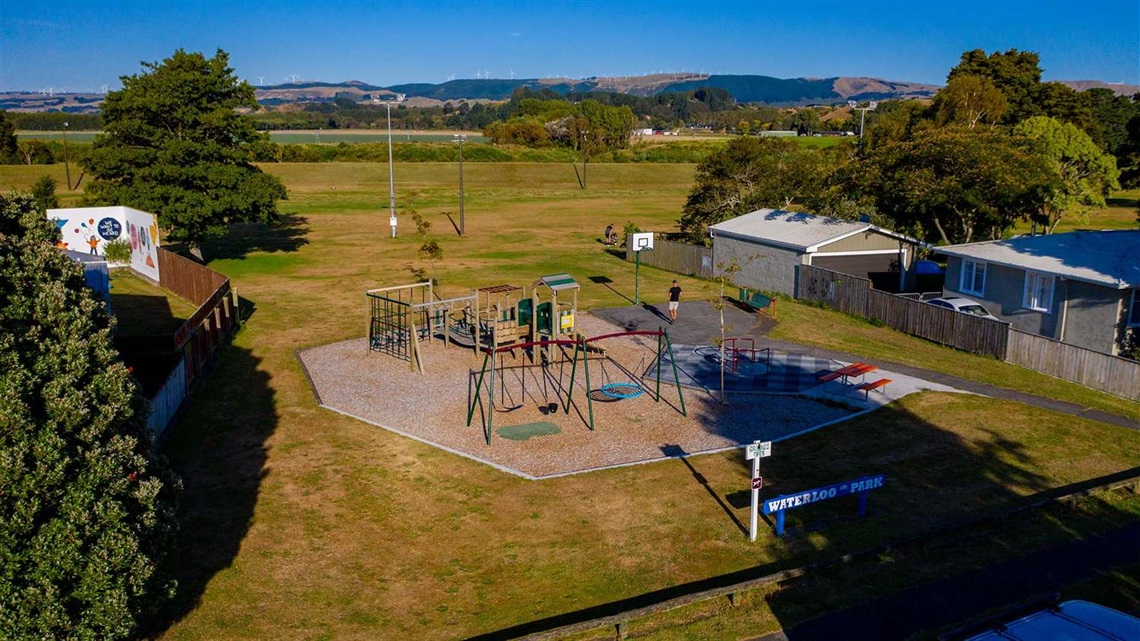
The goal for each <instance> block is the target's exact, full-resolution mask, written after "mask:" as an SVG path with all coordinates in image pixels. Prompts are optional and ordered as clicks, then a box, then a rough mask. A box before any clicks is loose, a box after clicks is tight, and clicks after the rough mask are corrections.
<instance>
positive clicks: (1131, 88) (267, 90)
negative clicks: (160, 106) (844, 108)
mask: <svg viewBox="0 0 1140 641" xmlns="http://www.w3.org/2000/svg"><path fill="white" fill-rule="evenodd" d="M1060 82H1061V83H1062V84H1065V85H1068V86H1070V87H1072V88H1074V89H1076V90H1078V91H1084V90H1086V89H1091V88H1094V87H1103V88H1106V89H1110V90H1112V91H1114V92H1116V93H1117V94H1118V95H1128V96H1130V95H1133V94H1135V93H1140V87H1138V86H1136V85H1124V84H1112V83H1107V82H1101V81H1099V80H1062V81H1060ZM519 87H527V88H529V89H532V90H535V91H538V90H540V89H549V90H551V91H553V92H555V93H558V94H563V95H565V94H568V93H570V92H587V91H610V92H616V93H626V94H631V95H636V96H653V95H656V94H659V93H663V92H683V91H691V90H693V89H699V88H701V87H716V88H720V89H724V90H726V91H728V92H729V93H730V94H732V96H733V97H734V98H735V99H736V101H737V102H741V103H764V104H768V105H773V106H777V107H793V106H802V105H841V104H843V103H844V102H846V101H848V100H891V99H902V98H929V97H931V96H933V95H934V94H935V93H936V92H937V91H938V89H939V87H938V86H937V85H929V84H923V83H917V82H901V81H894V80H882V79H879V78H856V77H835V78H773V77H771V76H758V75H707V74H693V73H676V74H652V75H646V76H620V77H593V78H585V79H574V78H529V79H505V78H475V79H464V80H450V81H448V82H444V83H441V84H432V83H408V84H402V85H393V86H390V87H383V86H380V85H372V84H368V83H365V82H361V81H358V80H350V81H348V82H339V83H329V82H300V83H291V84H282V85H271V86H264V87H256V90H257V99H258V101H260V102H261V104H263V105H266V106H278V105H287V104H294V103H305V102H329V101H332V100H334V99H336V98H347V99H349V100H352V101H354V102H371V101H381V100H388V99H390V98H391V97H393V96H394V95H395V94H398V93H399V94H405V95H406V97H407V99H408V102H407V104H408V105H410V106H430V105H436V104H442V103H444V102H449V101H450V102H458V101H460V100H466V101H469V102H485V101H500V100H507V99H508V98H510V97H511V94H512V93H513V92H514V91H515V90H516V89H518V88H519ZM101 102H102V95H100V94H91V93H84V94H78V93H70V94H69V93H55V94H53V95H44V94H43V93H41V92H32V91H25V92H9V93H3V94H0V109H6V110H9V111H65V112H77V113H92V112H96V111H98V109H99V105H100V103H101Z"/></svg>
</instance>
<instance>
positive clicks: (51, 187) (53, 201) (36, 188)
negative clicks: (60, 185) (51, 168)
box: [32, 175, 59, 212]
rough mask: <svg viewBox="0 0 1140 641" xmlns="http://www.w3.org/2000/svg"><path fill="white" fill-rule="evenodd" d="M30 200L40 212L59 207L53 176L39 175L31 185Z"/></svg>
mask: <svg viewBox="0 0 1140 641" xmlns="http://www.w3.org/2000/svg"><path fill="white" fill-rule="evenodd" d="M32 200H33V201H34V202H35V203H36V209H37V211H40V212H46V211H47V210H49V209H55V208H56V207H59V198H58V197H57V196H56V195H55V178H52V177H51V176H48V175H43V176H40V178H39V180H37V181H36V182H35V184H33V185H32Z"/></svg>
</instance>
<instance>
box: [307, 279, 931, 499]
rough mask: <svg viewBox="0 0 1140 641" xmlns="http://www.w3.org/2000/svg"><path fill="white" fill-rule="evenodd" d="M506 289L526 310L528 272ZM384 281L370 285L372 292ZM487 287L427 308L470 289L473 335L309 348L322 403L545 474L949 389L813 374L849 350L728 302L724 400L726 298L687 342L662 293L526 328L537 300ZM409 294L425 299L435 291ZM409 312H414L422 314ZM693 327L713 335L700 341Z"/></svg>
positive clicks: (449, 304)
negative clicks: (503, 298) (508, 298)
mask: <svg viewBox="0 0 1140 641" xmlns="http://www.w3.org/2000/svg"><path fill="white" fill-rule="evenodd" d="M393 290H394V288H393ZM393 290H389V291H393ZM373 291H379V290H373ZM400 291H407V290H400ZM508 291H511V292H514V293H515V296H514V299H513V300H514V305H515V309H516V310H517V307H518V306H519V305H520V304H521V306H522V307H523V308H524V310H525V309H529V308H530V307H531V305H530V302H529V300H528V299H527V298H526V297H525V296H521V294H520V293H519V292H520V291H521V288H510V289H508V288H505V287H501V286H500V287H496V288H494V293H493V294H492V296H498V295H504V294H505V293H506V292H508ZM376 295H377V294H375V293H372V292H370V293H369V297H370V299H371V300H373V301H374V300H375V296H376ZM486 297H487V293H486V292H478V293H476V294H473V295H472V298H471V299H470V300H467V299H444V300H443V301H441V302H440V303H437V304H436V305H435V306H434V307H431V308H430V309H428V307H424V309H428V311H427V312H425V315H424V318H425V319H429V320H426V321H425V322H424V323H422V324H421V325H426V326H428V327H431V326H432V325H433V321H431V320H430V319H431V318H439V319H445V318H447V317H448V314H449V313H450V312H439V311H437V309H444V308H446V309H458V307H457V306H456V305H455V304H454V303H455V301H460V300H461V301H462V302H463V303H464V305H467V304H470V305H471V307H469V308H467V311H466V312H465V313H464V314H458V315H455V322H454V323H453V324H452V326H451V329H452V330H454V328H455V327H460V328H472V330H471V335H470V336H466V337H465V336H463V335H462V332H459V333H458V334H457V332H455V331H451V332H449V333H450V338H451V339H452V340H449V341H443V340H430V338H431V336H430V335H431V334H432V333H433V332H434V333H435V334H436V335H437V338H439V339H442V337H443V336H444V334H445V331H447V329H448V327H447V325H446V323H445V322H444V321H443V320H441V321H440V323H437V324H435V327H434V330H424V331H420V330H416V331H411V332H407V335H409V336H411V335H416V334H417V333H418V334H419V335H420V336H421V338H422V339H421V340H417V341H411V342H410V344H411V345H412V347H410V348H409V347H407V346H406V345H404V344H402V345H404V346H399V348H398V349H390V347H391V345H390V343H391V341H388V342H385V341H379V343H380V344H383V346H384V348H383V349H381V348H378V347H377V345H378V341H377V340H376V337H375V335H374V336H372V337H370V338H368V339H364V338H361V339H354V340H348V341H342V342H339V343H334V344H331V345H325V346H321V347H316V348H313V349H309V350H305V351H303V352H301V353H300V354H299V357H300V359H301V362H302V364H303V365H304V367H305V371H306V373H307V375H308V376H309V380H310V381H311V383H312V385H313V388H314V390H315V392H316V394H317V396H318V398H319V402H320V404H321V405H322V406H323V407H325V408H327V409H329V410H332V411H336V412H339V413H342V414H345V415H347V416H351V417H354V418H357V419H359V420H362V421H365V422H368V423H371V424H373V425H377V426H379V427H382V428H384V429H387V430H390V431H393V432H396V433H398V434H401V435H404V436H406V437H409V438H413V439H416V440H419V441H422V442H425V443H428V444H431V445H434V446H436V447H440V448H442V449H445V450H447V451H450V452H453V453H455V454H459V455H461V456H465V457H468V458H471V459H474V460H478V461H480V462H483V463H486V464H489V465H492V466H494V467H496V468H499V469H501V470H503V471H507V472H510V473H513V474H517V475H519V476H522V477H524V478H530V479H539V478H548V477H554V476H562V475H566V474H574V473H579V472H584V471H590V470H597V469H604V468H609V467H615V466H623V465H632V464H637V463H644V462H649V461H654V460H660V459H664V458H670V457H676V456H687V455H691V454H700V453H709V452H716V451H721V450H725V449H732V448H738V447H741V446H743V445H745V444H747V443H751V442H753V441H757V440H767V441H780V440H784V439H787V438H791V437H793V436H795V435H797V434H802V433H805V432H808V431H811V430H814V429H816V428H819V427H821V426H825V425H828V424H831V423H833V422H836V421H841V420H844V419H846V418H849V417H851V416H853V415H855V414H858V413H861V412H864V411H869V410H871V409H874V408H876V407H879V406H881V405H883V404H886V403H887V402H890V401H891V400H894V399H896V398H899V397H900V396H902V395H905V394H907V393H910V392H912V391H915V390H917V389H947V388H943V387H942V386H938V385H933V384H926V383H924V382H922V381H917V380H914V379H908V378H907V377H903V376H900V375H898V374H891V376H893V377H896V378H898V379H899V380H898V382H897V383H896V384H894V385H892V388H891V389H890V393H889V395H888V393H887V391H886V390H884V391H882V392H876V393H874V394H862V393H855V394H852V393H851V387H850V386H847V385H844V384H843V383H842V382H840V381H831V382H821V381H820V380H819V379H818V377H819V375H820V373H821V372H823V373H826V372H828V371H831V370H833V369H836V368H839V367H841V366H842V365H844V364H842V363H837V362H835V361H830V360H827V359H820V358H814V357H811V356H807V355H801V354H789V353H785V352H773V351H772V350H769V349H767V348H764V347H762V345H763V338H762V337H761V336H759V335H758V328H756V327H752V326H751V318H750V316H749V315H748V314H747V312H743V311H741V310H736V309H732V310H726V311H727V312H728V316H729V318H730V319H732V320H733V321H735V322H736V324H737V325H736V326H738V327H741V328H742V329H744V330H746V332H744V333H742V334H743V335H742V336H739V337H735V338H733V339H731V340H730V341H727V342H726V350H725V354H726V355H728V356H726V359H727V360H726V362H725V389H726V390H728V391H729V392H730V393H729V395H728V397H727V401H728V402H727V403H722V402H721V394H720V386H719V378H720V369H721V368H720V351H719V350H718V349H717V348H716V347H715V346H713V345H712V343H713V341H712V340H711V337H712V336H713V335H714V333H715V332H719V321H718V320H717V316H718V314H717V313H714V312H715V310H713V309H712V306H711V305H710V304H709V303H707V302H704V301H697V302H690V303H687V304H686V305H685V307H684V308H683V309H682V313H683V314H684V318H685V319H686V323H685V327H684V329H682V330H681V331H678V332H677V334H679V335H680V336H682V337H684V339H685V340H688V341H690V344H673V343H672V342H671V340H670V339H669V337H668V335H669V333H670V332H669V331H668V330H669V329H671V328H670V327H669V325H668V323H666V322H665V321H663V320H661V319H660V318H659V314H660V312H659V311H658V310H655V309H653V308H642V307H629V308H611V309H601V310H596V312H594V313H591V314H579V313H577V310H576V309H569V308H568V309H567V310H566V312H565V314H564V318H565V315H566V314H573V315H574V320H573V321H570V320H565V321H564V322H562V323H558V324H556V325H551V324H550V323H549V320H548V321H547V325H546V326H545V327H546V329H545V331H544V332H542V333H539V334H527V333H525V332H524V331H523V330H520V329H519V328H520V327H522V326H524V325H525V324H526V323H529V322H531V318H530V314H527V313H525V312H524V313H523V314H517V313H514V312H512V313H506V312H505V309H507V308H510V307H511V306H510V305H506V304H501V305H500V307H501V308H500V307H496V304H495V303H487V302H486V301H484V302H482V303H478V301H477V300H476V299H485V298H486ZM520 301H521V303H520ZM374 304H375V303H373V305H374ZM410 305H411V307H409V309H413V310H414V309H415V306H416V305H424V303H411V304H410ZM542 305H543V303H539V304H538V306H542ZM476 308H478V310H482V311H472V310H475V309H476ZM380 314H381V315H383V316H385V317H390V316H391V314H390V313H389V312H386V311H381V312H380ZM518 316H521V317H522V318H521V320H520V319H519V318H518ZM551 317H552V316H547V318H548V319H549V318H551ZM410 318H411V317H408V318H406V319H405V320H404V322H407V323H409V324H411V323H414V320H410ZM475 319H479V320H475ZM488 320H490V321H491V322H487V321H488ZM506 321H510V324H509V326H504V325H503V324H502V323H503V322H506ZM496 323H498V324H496ZM475 327H482V328H483V329H482V331H481V332H479V333H480V334H481V335H482V336H483V338H481V339H480V345H481V348H480V349H478V350H475V349H470V348H467V347H468V346H473V341H474V340H475V339H474V335H475V333H476V332H475V330H474V328H475ZM662 328H664V329H665V331H659V330H661V329H662ZM563 330H566V331H563ZM571 330H572V332H571ZM747 332H752V334H748V333H747ZM503 336H508V337H509V340H506V341H503V340H500V339H501V338H502V337H503ZM571 337H574V338H573V340H571ZM700 337H705V340H703V341H701V339H700ZM511 341H519V342H515V343H512V342H511ZM698 342H703V344H693V343H698ZM490 345H495V348H494V349H490ZM377 352H382V353H377ZM393 356H395V357H393ZM674 365H675V367H674ZM678 382H679V383H680V385H678Z"/></svg>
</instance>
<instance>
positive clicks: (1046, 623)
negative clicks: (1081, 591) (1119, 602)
mask: <svg viewBox="0 0 1140 641" xmlns="http://www.w3.org/2000/svg"><path fill="white" fill-rule="evenodd" d="M1137 629H1140V619H1137V618H1136V617H1133V616H1131V615H1129V614H1125V613H1123V612H1120V611H1118V610H1113V609H1112V608H1107V607H1105V606H1103V605H1098V604H1096V603H1090V602H1088V601H1078V600H1074V601H1065V602H1064V603H1061V604H1060V605H1058V606H1056V607H1053V608H1046V609H1044V610H1040V611H1038V612H1034V613H1032V614H1029V615H1028V616H1024V617H1022V618H1020V619H1017V620H1016V621H1011V622H1009V623H1006V624H1004V625H1001V626H998V627H997V628H996V629H990V630H987V631H986V632H983V633H982V634H979V635H976V636H972V637H970V638H969V639H967V640H966V641H1008V640H1009V639H1018V640H1019V641H1056V640H1057V639H1066V640H1072V641H1121V640H1127V639H1135V638H1136V631H1137Z"/></svg>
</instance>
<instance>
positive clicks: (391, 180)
mask: <svg viewBox="0 0 1140 641" xmlns="http://www.w3.org/2000/svg"><path fill="white" fill-rule="evenodd" d="M404 95H405V94H402V93H398V94H396V102H397V103H399V102H403V100H404ZM384 108H385V110H386V111H387V112H388V225H389V226H390V227H391V228H392V238H395V237H396V181H395V177H396V174H395V171H394V170H393V169H392V167H393V165H392V101H391V100H386V101H384Z"/></svg>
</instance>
